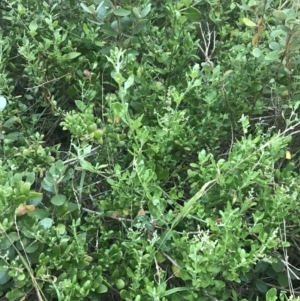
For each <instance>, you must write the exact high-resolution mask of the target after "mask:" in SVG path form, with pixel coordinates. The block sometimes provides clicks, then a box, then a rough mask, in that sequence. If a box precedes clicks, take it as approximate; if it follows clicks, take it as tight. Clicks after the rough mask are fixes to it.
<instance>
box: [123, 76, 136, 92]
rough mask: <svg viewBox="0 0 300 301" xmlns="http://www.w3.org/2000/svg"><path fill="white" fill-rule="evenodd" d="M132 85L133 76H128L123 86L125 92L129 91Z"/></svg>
mask: <svg viewBox="0 0 300 301" xmlns="http://www.w3.org/2000/svg"><path fill="white" fill-rule="evenodd" d="M133 83H134V75H132V74H131V75H130V76H129V77H128V79H127V80H126V82H125V84H124V88H125V90H127V89H129V88H130V87H131V86H132V85H133Z"/></svg>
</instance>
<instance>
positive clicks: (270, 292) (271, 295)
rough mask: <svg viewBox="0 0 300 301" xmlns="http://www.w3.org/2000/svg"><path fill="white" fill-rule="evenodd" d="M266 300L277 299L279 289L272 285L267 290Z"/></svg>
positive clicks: (275, 300)
mask: <svg viewBox="0 0 300 301" xmlns="http://www.w3.org/2000/svg"><path fill="white" fill-rule="evenodd" d="M266 301H277V290H276V288H274V287H272V288H271V289H269V290H268V291H267V294H266Z"/></svg>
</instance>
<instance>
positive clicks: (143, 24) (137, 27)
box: [132, 19, 149, 34]
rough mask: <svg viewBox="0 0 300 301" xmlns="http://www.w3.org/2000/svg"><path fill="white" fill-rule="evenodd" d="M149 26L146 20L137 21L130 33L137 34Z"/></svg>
mask: <svg viewBox="0 0 300 301" xmlns="http://www.w3.org/2000/svg"><path fill="white" fill-rule="evenodd" d="M148 24H149V20H148V19H142V20H139V21H138V22H137V24H136V25H135V27H134V29H133V31H132V33H133V34H138V33H139V32H140V31H141V30H143V29H144V28H145V27H146V26H147V25H148Z"/></svg>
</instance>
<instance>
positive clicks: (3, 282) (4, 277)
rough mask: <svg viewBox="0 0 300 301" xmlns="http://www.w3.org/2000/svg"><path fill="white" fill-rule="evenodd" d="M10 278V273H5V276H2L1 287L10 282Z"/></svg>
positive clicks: (0, 278)
mask: <svg viewBox="0 0 300 301" xmlns="http://www.w3.org/2000/svg"><path fill="white" fill-rule="evenodd" d="M10 278H11V277H10V276H9V274H8V272H6V273H4V275H2V277H0V285H1V284H5V283H7V282H8V281H9V280H10Z"/></svg>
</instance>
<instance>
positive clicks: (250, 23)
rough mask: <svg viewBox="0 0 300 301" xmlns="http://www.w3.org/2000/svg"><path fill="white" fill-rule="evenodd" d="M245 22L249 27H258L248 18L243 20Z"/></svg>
mask: <svg viewBox="0 0 300 301" xmlns="http://www.w3.org/2000/svg"><path fill="white" fill-rule="evenodd" d="M243 22H244V23H245V25H246V26H249V27H255V26H256V24H255V23H254V22H253V21H251V20H249V19H248V18H243Z"/></svg>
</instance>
